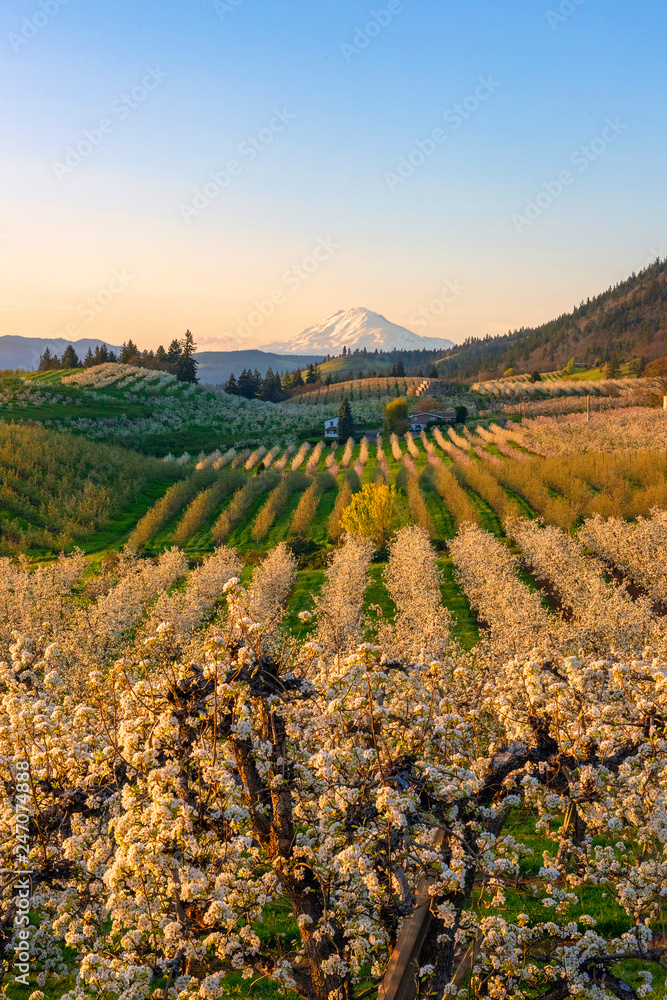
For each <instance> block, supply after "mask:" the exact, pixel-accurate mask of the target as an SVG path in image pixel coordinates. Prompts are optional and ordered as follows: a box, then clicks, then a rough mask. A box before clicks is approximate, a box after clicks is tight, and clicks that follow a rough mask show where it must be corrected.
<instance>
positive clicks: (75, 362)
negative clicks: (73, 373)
mask: <svg viewBox="0 0 667 1000" xmlns="http://www.w3.org/2000/svg"><path fill="white" fill-rule="evenodd" d="M60 364H61V367H62V368H79V367H80V362H79V359H78V357H77V354H76V351H75V350H74V348H73V347H72V345H71V344H68V345H67V347H66V348H65V350H64V352H63V357H62V361H61V362H60Z"/></svg>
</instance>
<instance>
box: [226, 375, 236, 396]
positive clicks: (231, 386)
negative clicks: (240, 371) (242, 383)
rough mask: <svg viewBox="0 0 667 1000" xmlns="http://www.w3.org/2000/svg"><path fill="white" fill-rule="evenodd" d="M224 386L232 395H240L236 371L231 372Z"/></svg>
mask: <svg viewBox="0 0 667 1000" xmlns="http://www.w3.org/2000/svg"><path fill="white" fill-rule="evenodd" d="M222 388H223V389H224V391H225V392H228V393H229V395H230V396H238V394H239V387H238V383H237V381H236V377H235V375H234V372H232V373H231V375H230V376H229V378H228V379H227V381H226V382H225V384H224V385H223V387H222Z"/></svg>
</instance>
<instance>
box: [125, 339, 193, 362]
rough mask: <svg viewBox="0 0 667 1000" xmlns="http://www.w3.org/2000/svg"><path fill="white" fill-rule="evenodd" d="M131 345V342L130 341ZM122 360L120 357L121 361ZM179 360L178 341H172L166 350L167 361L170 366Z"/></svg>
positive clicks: (179, 348) (179, 347) (179, 349)
mask: <svg viewBox="0 0 667 1000" xmlns="http://www.w3.org/2000/svg"><path fill="white" fill-rule="evenodd" d="M130 343H132V341H130ZM122 360H123V358H122V356H121V361H122ZM180 360H181V345H180V343H179V341H178V340H176V339H174V340H172V342H171V344H170V345H169V349H168V350H167V361H168V362H169V364H170V365H176V364H178V362H179V361H180Z"/></svg>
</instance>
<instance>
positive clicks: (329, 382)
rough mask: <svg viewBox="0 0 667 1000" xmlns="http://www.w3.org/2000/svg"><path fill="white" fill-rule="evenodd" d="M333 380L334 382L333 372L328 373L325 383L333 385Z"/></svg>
mask: <svg viewBox="0 0 667 1000" xmlns="http://www.w3.org/2000/svg"><path fill="white" fill-rule="evenodd" d="M332 382H333V379H332V377H331V372H329V374H328V375H327V377H326V378H325V380H324V384H325V385H331V383H332Z"/></svg>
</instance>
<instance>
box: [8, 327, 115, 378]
mask: <svg viewBox="0 0 667 1000" xmlns="http://www.w3.org/2000/svg"><path fill="white" fill-rule="evenodd" d="M70 344H71V345H72V346H73V348H74V350H75V351H76V353H77V357H78V358H79V359H80V360H81V361H83V359H84V357H85V356H86V354H87V353H88V348H90V350H91V351H94V350H95V348H96V347H101V346H102V344H105V345H106V346H107V347H108V348H110V349H111V350H112V351H113V352H114V354H116V355H118V354H120V351H121V348H120V347H118V346H114V344H110V343H108V341H106V340H91V339H87V340H85V339H84V340H74V341H72V340H63V339H62V337H56V338H52V339H49V338H47V337H18V336H11V335H8V336H5V337H0V368H24V369H26V371H35V370H36V369H37V368H38V367H39V359H40V357H41V355H42V354H43V353H44V351H45V350H46V349H47V347H48V349H49V350H50V351H51V354H57V355H58V357H60V356H61V355H62V353H63V351H64V350H65V349H66V348H67V347H69V346H70Z"/></svg>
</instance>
